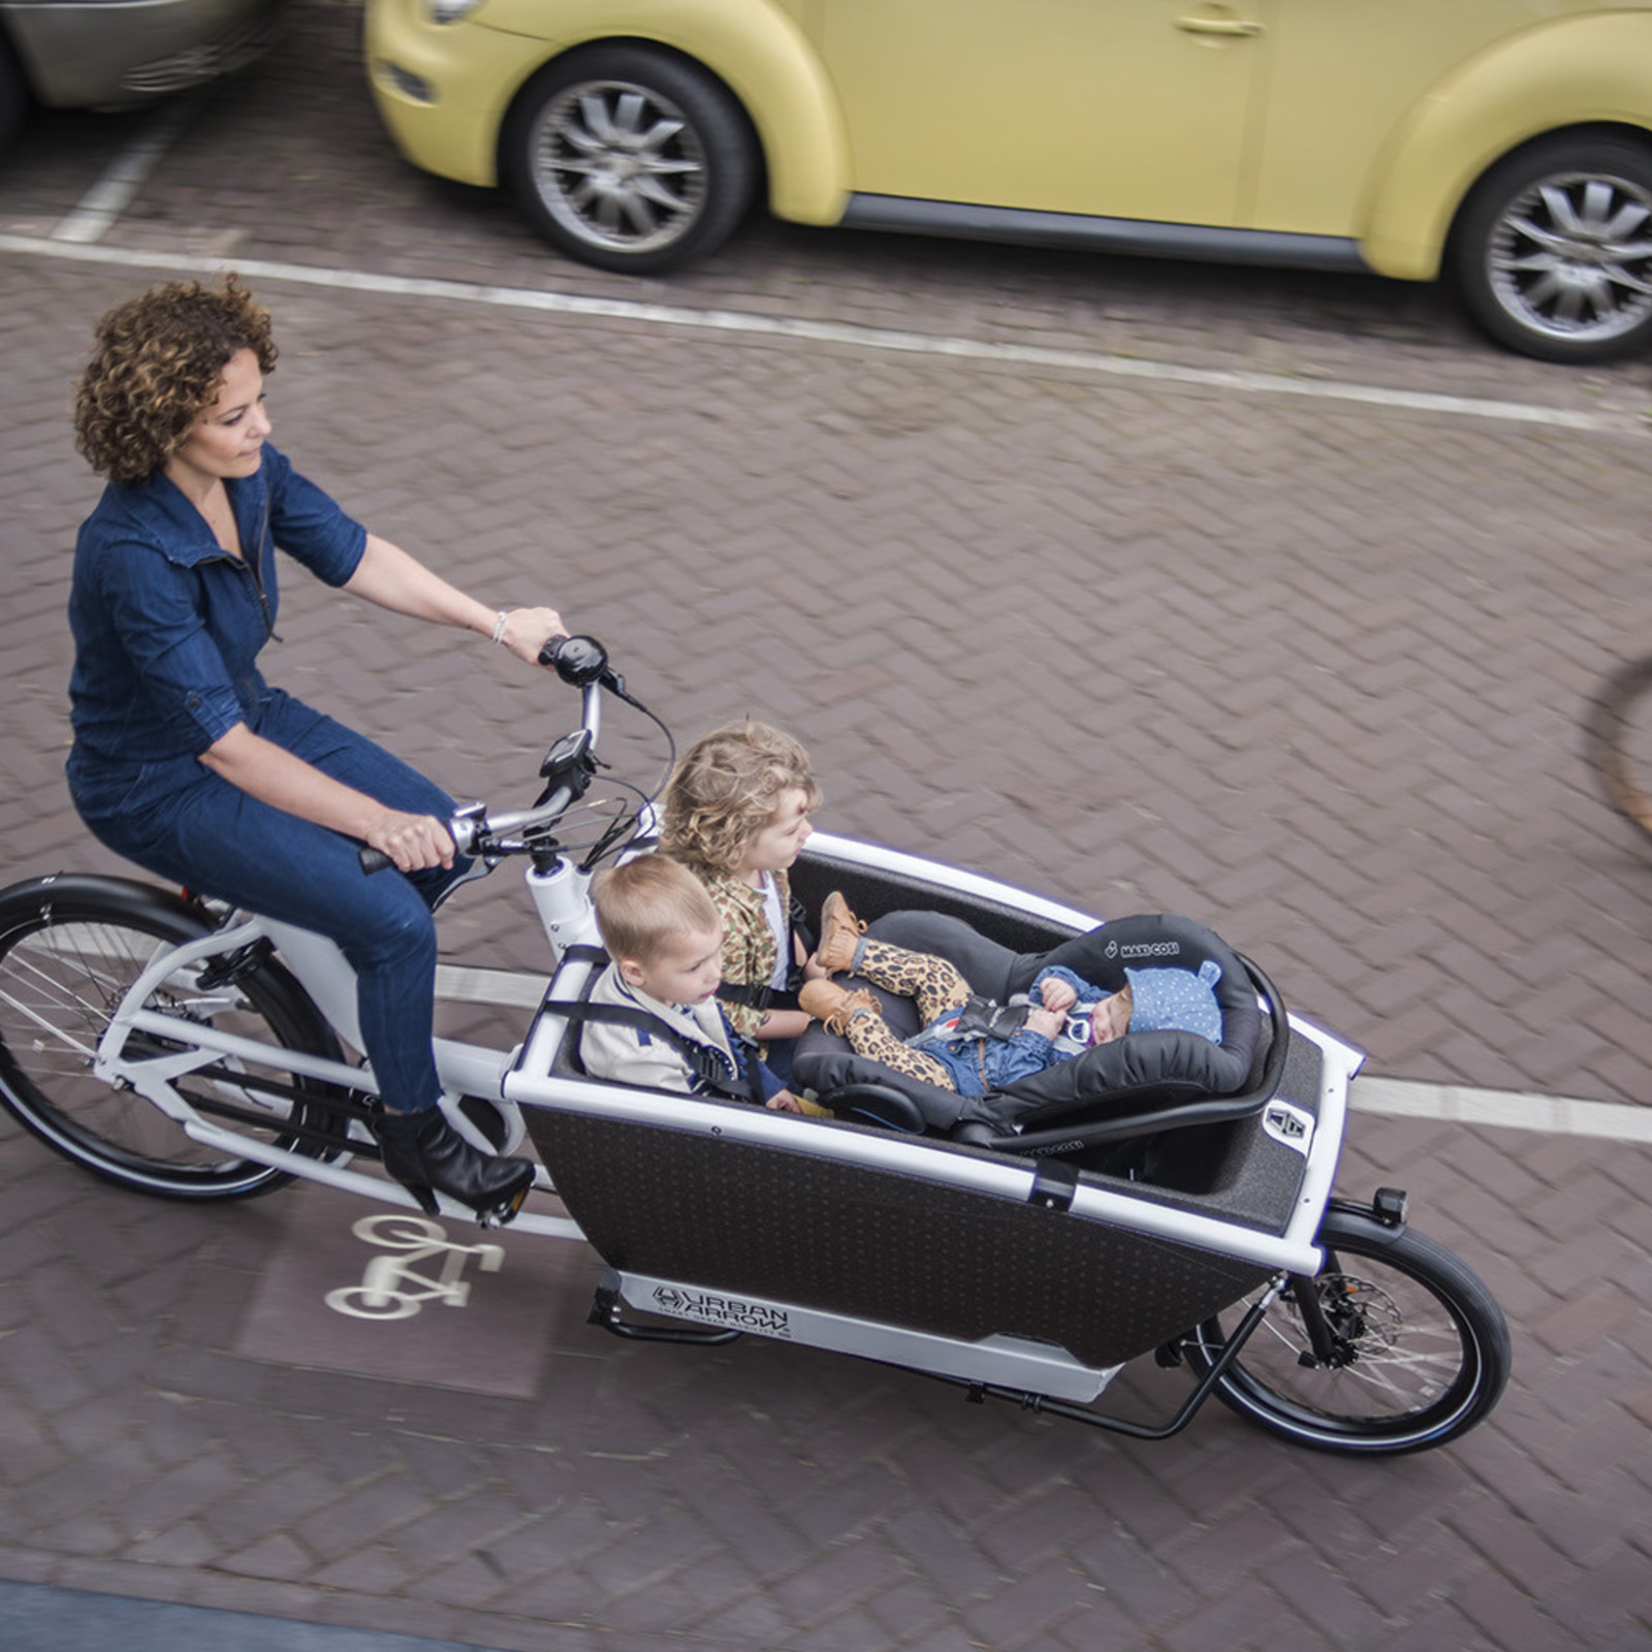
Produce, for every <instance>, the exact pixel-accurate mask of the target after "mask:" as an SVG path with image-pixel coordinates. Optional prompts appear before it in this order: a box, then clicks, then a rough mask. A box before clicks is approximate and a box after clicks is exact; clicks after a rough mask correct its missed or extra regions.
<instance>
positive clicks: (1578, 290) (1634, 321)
mask: <svg viewBox="0 0 1652 1652" xmlns="http://www.w3.org/2000/svg"><path fill="white" fill-rule="evenodd" d="M1449 260H1450V268H1451V274H1452V277H1453V279H1454V281H1455V284H1456V286H1457V290H1458V292H1459V295H1460V296H1461V298H1462V300H1463V303H1464V304H1465V306H1466V307H1467V309H1468V311H1469V314H1470V315H1472V316H1473V317H1474V319H1475V321H1477V322H1478V323H1479V325H1480V326H1481V327H1482V328H1483V329H1484V330H1485V331H1486V332H1487V333H1489V334H1490V335H1491V337H1492V338H1494V339H1496V340H1497V342H1498V343H1500V344H1505V345H1507V346H1508V347H1509V348H1510V349H1513V350H1517V351H1520V352H1521V353H1523V354H1525V355H1528V356H1535V357H1537V359H1538V360H1540V361H1555V362H1565V363H1573V364H1581V363H1586V362H1596V361H1607V360H1610V359H1611V358H1613V357H1616V356H1622V355H1627V354H1628V353H1629V352H1631V351H1632V350H1635V349H1637V348H1639V347H1640V346H1642V345H1644V344H1646V343H1647V341H1648V339H1649V338H1652V147H1648V146H1646V145H1643V144H1640V143H1636V142H1635V141H1634V140H1632V139H1629V138H1623V137H1617V136H1614V135H1612V134H1608V133H1597V134H1588V133H1573V134H1569V135H1565V136H1559V137H1553V138H1547V139H1543V140H1540V141H1539V142H1537V143H1533V144H1529V145H1527V147H1526V148H1524V149H1522V150H1519V151H1517V152H1516V153H1515V154H1513V155H1510V156H1509V157H1508V158H1507V159H1505V160H1503V161H1501V162H1499V163H1498V165H1496V166H1494V167H1493V168H1492V169H1491V170H1490V171H1489V172H1488V173H1487V174H1486V175H1485V177H1484V178H1482V179H1481V180H1480V182H1479V183H1478V184H1477V185H1476V186H1475V187H1474V190H1473V192H1472V193H1471V194H1470V195H1469V197H1468V200H1467V202H1466V203H1465V204H1464V207H1463V209H1462V211H1461V213H1460V214H1459V216H1458V220H1457V224H1456V227H1455V229H1454V230H1453V233H1452V240H1451V247H1450V253H1449Z"/></svg>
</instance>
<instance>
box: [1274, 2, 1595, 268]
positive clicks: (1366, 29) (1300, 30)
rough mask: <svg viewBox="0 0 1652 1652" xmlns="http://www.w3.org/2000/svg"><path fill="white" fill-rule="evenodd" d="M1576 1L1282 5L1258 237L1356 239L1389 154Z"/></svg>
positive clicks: (1276, 22) (1278, 16)
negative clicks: (1412, 124)
mask: <svg viewBox="0 0 1652 1652" xmlns="http://www.w3.org/2000/svg"><path fill="white" fill-rule="evenodd" d="M1578 9H1579V8H1578V6H1577V5H1575V4H1572V3H1568V0H1279V4H1278V6H1277V8H1276V17H1275V20H1274V26H1273V39H1272V43H1271V45H1272V49H1271V52H1270V61H1269V85H1268V88H1267V92H1266V98H1265V104H1266V107H1265V113H1264V119H1263V121H1262V130H1261V141H1260V155H1261V164H1260V167H1259V169H1258V173H1257V182H1256V195H1255V200H1254V204H1252V205H1251V206H1250V207H1249V210H1248V215H1247V217H1246V219H1245V220H1243V221H1246V222H1248V223H1250V224H1251V225H1253V226H1254V227H1255V228H1257V229H1268V230H1291V231H1298V232H1301V233H1305V234H1311V235H1354V234H1356V233H1357V232H1358V231H1359V229H1360V227H1361V225H1360V210H1361V205H1362V202H1363V201H1364V200H1365V199H1366V197H1367V192H1368V189H1369V186H1370V182H1371V179H1372V176H1373V173H1374V171H1375V170H1376V169H1377V167H1378V165H1379V163H1380V159H1381V156H1382V153H1383V150H1384V147H1385V146H1386V145H1387V144H1388V143H1389V141H1390V139H1391V138H1392V137H1393V136H1394V134H1395V132H1396V130H1397V128H1398V127H1399V126H1400V125H1401V123H1403V122H1404V120H1405V118H1406V117H1407V115H1409V114H1410V113H1411V111H1412V110H1413V109H1415V108H1416V107H1417V105H1418V104H1419V102H1420V101H1421V100H1422V99H1424V98H1426V97H1428V96H1429V95H1430V93H1431V92H1432V91H1433V89H1434V88H1435V87H1436V86H1438V84H1439V83H1440V81H1441V80H1442V79H1444V78H1445V77H1446V76H1447V75H1449V74H1450V73H1451V72H1452V71H1453V70H1455V69H1457V68H1458V67H1459V66H1461V65H1463V64H1466V63H1468V62H1469V61H1470V60H1471V59H1473V58H1474V56H1475V55H1476V54H1477V53H1479V52H1482V51H1484V50H1485V49H1486V48H1487V47H1488V46H1490V45H1492V44H1494V43H1495V42H1496V41H1498V40H1500V39H1503V38H1506V37H1508V36H1510V35H1513V34H1514V33H1516V32H1517V31H1519V30H1521V29H1526V28H1537V27H1541V26H1542V25H1543V24H1544V23H1545V22H1546V21H1548V20H1549V19H1550V18H1553V17H1555V16H1558V15H1560V14H1562V13H1567V12H1575V11H1577V10H1578Z"/></svg>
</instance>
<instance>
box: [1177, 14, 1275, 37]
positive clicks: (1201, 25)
mask: <svg viewBox="0 0 1652 1652" xmlns="http://www.w3.org/2000/svg"><path fill="white" fill-rule="evenodd" d="M1176 27H1177V28H1178V29H1186V30H1187V32H1188V33H1189V34H1226V35H1252V34H1260V33H1261V32H1262V25H1261V24H1260V23H1251V22H1247V21H1246V20H1245V19H1244V18H1242V17H1178V18H1177V19H1176Z"/></svg>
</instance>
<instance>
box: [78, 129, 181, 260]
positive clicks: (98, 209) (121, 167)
mask: <svg viewBox="0 0 1652 1652" xmlns="http://www.w3.org/2000/svg"><path fill="white" fill-rule="evenodd" d="M190 113H191V111H190V109H189V107H188V105H187V102H186V101H185V100H183V99H180V100H179V101H178V102H176V103H172V104H165V105H163V106H162V107H161V109H160V110H159V111H158V113H157V114H156V116H155V118H154V119H153V120H152V121H150V123H149V125H148V126H147V127H146V128H145V129H144V131H142V132H141V133H139V135H138V136H137V137H136V138H134V139H133V140H132V142H131V143H129V144H128V145H127V146H126V148H125V149H124V150H122V151H121V153H120V154H119V155H117V156H116V157H115V159H114V160H113V161H112V162H111V163H110V164H109V167H108V170H107V171H105V173H104V174H103V176H102V177H101V178H99V179H98V181H97V182H96V183H95V184H93V185H92V187H91V188H90V189H89V190H87V191H86V193H85V194H84V195H83V196H82V197H81V200H80V205H79V206H77V207H76V208H75V209H74V210H73V211H72V212H70V213H68V214H67V215H66V216H65V217H64V218H63V219H62V220H61V221H60V222H59V223H58V226H57V228H56V229H54V230H53V231H52V239H53V240H54V241H61V242H67V243H70V244H73V245H86V244H89V243H90V242H93V241H98V240H101V239H102V238H103V234H104V231H106V230H107V229H108V228H109V227H110V225H111V224H113V223H114V222H115V220H116V219H117V218H119V217H120V215H121V214H122V213H123V212H125V210H126V209H127V208H128V207H129V206H130V205H131V204H132V200H133V197H134V196H135V195H136V194H137V193H138V191H139V190H140V189H141V188H142V187H143V185H144V182H145V180H146V179H147V178H148V177H149V174H150V173H151V172H153V171H154V170H155V166H156V164H157V162H159V160H160V158H161V156H162V155H164V154H165V153H166V152H167V150H168V149H169V148H171V146H172V143H173V141H174V140H175V139H176V138H177V136H178V134H179V133H180V132H181V131H182V130H183V129H184V126H185V124H186V123H187V121H188V118H189V115H190Z"/></svg>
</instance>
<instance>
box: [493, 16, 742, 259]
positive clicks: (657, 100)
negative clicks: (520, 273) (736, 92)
mask: <svg viewBox="0 0 1652 1652" xmlns="http://www.w3.org/2000/svg"><path fill="white" fill-rule="evenodd" d="M501 151H502V153H501V160H502V165H503V169H504V171H505V172H506V175H507V177H508V178H509V180H510V183H511V185H512V187H513V188H514V190H515V192H516V194H517V197H518V199H519V200H520V201H521V203H522V206H523V208H524V210H525V211H526V213H527V215H528V217H529V219H530V220H531V222H532V223H533V225H534V227H535V229H537V230H538V231H539V233H540V234H541V235H543V236H544V237H545V238H546V239H547V240H548V241H550V242H551V243H552V244H553V245H554V246H556V247H558V248H560V249H561V250H562V251H563V252H565V253H567V254H568V255H569V256H570V257H572V258H577V259H579V260H580V261H581V262H583V263H586V264H594V265H596V266H597V267H598V268H600V269H606V270H618V271H621V272H622V273H626V274H633V275H646V274H651V273H653V272H655V271H658V270H666V269H672V268H675V267H677V266H680V265H683V264H686V263H688V262H690V261H691V260H693V259H695V258H702V257H704V256H705V255H706V254H707V253H709V252H711V251H713V250H714V249H715V248H717V247H718V246H720V245H721V244H722V243H723V242H724V241H725V240H727V238H728V237H729V235H730V234H732V233H733V231H734V228H735V226H736V225H737V224H738V223H739V222H740V220H741V218H742V217H744V215H745V213H746V210H747V208H748V207H749V206H750V204H751V199H752V193H753V191H754V189H755V188H756V184H757V173H758V158H757V141H756V137H755V135H754V133H753V131H752V128H751V124H750V122H749V121H748V120H747V118H746V115H745V111H744V110H743V109H741V107H740V105H739V104H738V103H737V102H736V101H735V99H734V98H733V97H732V96H731V95H730V93H729V92H728V90H727V89H726V88H725V87H724V86H723V85H722V84H721V83H720V82H719V81H717V80H716V79H714V78H713V77H712V76H711V75H710V74H708V73H707V72H706V71H705V70H703V69H700V68H697V67H695V66H694V65H693V64H691V63H687V62H685V61H683V60H682V59H680V58H677V57H673V56H672V55H670V54H669V53H666V52H663V51H657V50H653V49H651V48H649V47H645V46H597V47H591V48H589V49H586V50H582V51H577V52H572V53H570V54H569V55H568V56H567V57H565V58H561V59H559V60H558V61H557V62H555V63H552V64H550V65H548V66H547V67H546V68H545V69H543V70H542V71H541V72H540V73H539V74H538V75H536V76H535V77H534V79H533V80H531V81H530V82H529V83H528V85H527V86H526V87H524V88H523V90H522V93H521V95H520V96H519V97H518V98H517V100H516V102H515V104H514V105H513V106H512V109H511V112H510V115H509V116H508V118H507V120H506V122H505V127H504V131H503V133H502V136H501Z"/></svg>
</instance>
